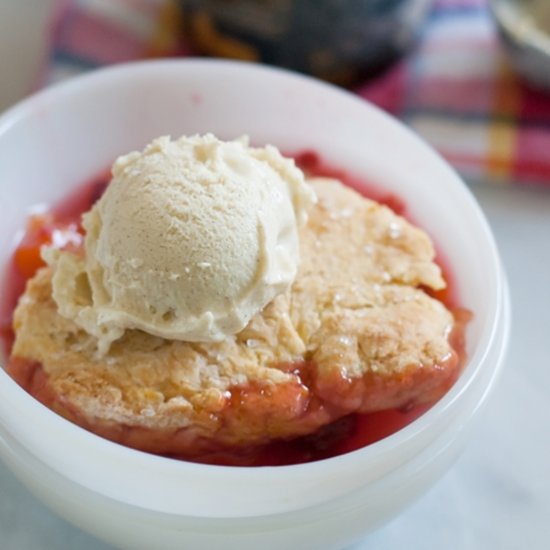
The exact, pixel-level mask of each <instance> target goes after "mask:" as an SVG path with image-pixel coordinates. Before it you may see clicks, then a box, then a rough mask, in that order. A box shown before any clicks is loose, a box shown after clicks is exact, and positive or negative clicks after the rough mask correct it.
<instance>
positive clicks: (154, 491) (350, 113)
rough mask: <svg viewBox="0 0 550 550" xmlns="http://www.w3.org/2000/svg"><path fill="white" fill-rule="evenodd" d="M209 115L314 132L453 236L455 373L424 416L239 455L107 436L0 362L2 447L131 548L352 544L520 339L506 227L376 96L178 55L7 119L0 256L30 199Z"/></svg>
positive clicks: (401, 502) (455, 445) (81, 521)
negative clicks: (354, 437)
mask: <svg viewBox="0 0 550 550" xmlns="http://www.w3.org/2000/svg"><path fill="white" fill-rule="evenodd" d="M206 131H210V132H213V133H215V134H217V135H219V136H220V137H224V138H230V137H235V136H239V135H241V134H244V133H246V134H249V135H250V136H251V138H252V139H253V141H254V142H255V143H268V142H269V143H273V144H275V145H277V146H279V147H281V148H282V149H283V150H285V151H293V150H299V149H304V148H307V149H314V150H315V151H317V152H318V153H320V155H321V156H322V157H323V158H324V159H325V160H326V161H328V162H329V163H331V164H333V165H336V166H338V167H342V168H345V169H346V170H348V171H349V172H350V173H352V174H355V175H358V176H360V177H363V178H364V179H366V180H368V181H371V182H375V183H376V184H377V185H378V186H379V187H382V188H384V189H386V190H387V191H388V192H391V193H396V194H397V195H398V196H399V197H401V198H402V199H404V201H405V202H406V204H407V207H408V208H407V209H408V212H409V213H410V214H411V216H412V217H413V219H415V220H417V221H418V222H419V223H420V225H421V226H423V227H424V228H425V229H427V230H428V231H429V232H430V233H431V235H432V236H433V237H434V238H435V240H436V242H437V245H438V247H439V248H440V249H441V250H442V251H444V253H445V255H446V257H447V261H448V264H449V266H450V268H451V271H452V273H453V274H454V276H455V278H456V282H457V286H458V291H459V294H460V297H461V302H462V305H464V306H465V307H467V308H469V309H471V310H472V311H473V312H474V315H475V317H474V320H473V322H472V323H470V325H469V326H468V330H467V351H468V355H469V360H468V361H467V365H466V367H465V370H464V372H463V373H462V375H461V376H460V378H459V380H458V381H457V383H456V384H455V385H454V387H453V388H452V389H451V390H450V391H449V392H448V394H447V395H446V396H445V397H444V398H443V399H441V401H439V402H438V403H437V404H436V405H435V406H434V407H433V408H432V409H431V410H429V411H428V412H427V413H426V414H424V415H423V416H422V417H420V418H419V419H417V420H416V421H415V422H413V423H412V424H410V425H409V426H407V427H406V428H404V429H402V430H401V431H399V432H397V433H395V434H393V435H391V436H390V437H388V438H386V439H383V440H382V441H380V442H377V443H375V444H373V445H370V446H368V447H365V448H363V449H360V450H358V451H354V452H352V453H349V454H346V455H343V456H338V457H336V458H331V459H328V460H324V461H319V462H315V463H310V464H305V465H296V466H283V467H263V468H235V467H218V466H205V465H198V464H192V463H186V462H182V461H175V460H170V459H165V458H162V457H158V456H152V455H148V454H146V453H141V452H138V451H134V450H131V449H128V448H125V447H122V446H120V445H117V444H114V443H111V442H109V441H107V440H104V439H101V438H99V437H97V436H95V435H93V434H90V433H88V432H86V431H84V430H82V429H80V428H78V427H77V426H75V425H73V424H71V423H69V422H67V421H66V420H64V419H63V418H61V417H59V416H57V415H56V414H54V413H53V412H51V411H49V410H48V409H46V408H45V407H43V406H42V405H40V404H39V403H38V402H37V401H35V400H34V399H33V398H32V397H30V396H29V395H28V394H26V393H25V392H24V391H23V390H22V389H20V388H19V387H18V386H17V385H16V384H15V383H14V382H13V381H12V380H11V379H10V378H9V377H8V376H7V375H6V374H5V373H4V371H3V370H2V369H0V455H1V457H2V458H3V460H4V461H5V462H6V463H7V464H8V465H9V466H10V467H11V468H12V470H13V471H14V472H15V474H16V475H17V476H18V477H19V478H20V479H21V480H23V481H24V482H25V483H26V484H27V485H28V487H29V488H30V489H31V490H32V491H34V492H35V494H36V495H38V496H39V497H40V498H41V499H43V500H44V502H46V503H47V504H48V505H50V506H51V507H52V508H54V509H55V510H57V512H59V514H61V515H62V516H63V517H65V518H66V519H68V520H69V521H71V522H74V523H75V524H77V525H79V526H80V527H82V528H83V529H86V530H88V531H90V532H92V533H95V534H96V535H97V536H98V537H100V538H102V539H104V540H106V541H108V542H110V543H111V544H114V545H116V546H119V547H124V548H132V549H139V548H144V549H150V548H157V549H162V548H193V549H200V548H208V549H216V548H224V549H227V548H231V549H233V548H235V549H241V550H242V549H256V548H260V547H261V548H263V549H266V550H267V549H271V548H273V549H275V548H276V549H280V548H300V549H307V548H311V549H315V550H322V549H331V548H341V547H343V546H345V545H346V544H349V543H351V542H352V541H354V540H356V539H357V538H358V537H360V536H361V535H362V534H364V533H366V532H367V531H369V530H372V529H374V528H375V527H377V526H378V525H380V524H381V523H382V522H384V521H386V520H388V519H389V518H391V517H393V516H394V515H395V514H397V513H398V512H399V511H400V510H401V509H402V508H403V507H404V506H406V505H407V504H408V503H410V502H411V501H412V500H413V499H415V498H416V497H417V496H418V495H420V494H421V493H422V492H423V491H425V490H426V489H427V488H428V487H429V486H430V485H431V484H433V483H434V481H435V480H436V479H437V478H438V477H439V476H440V475H441V474H442V473H443V472H444V471H445V470H446V469H447V468H448V467H449V466H450V464H451V463H452V462H453V459H454V458H455V457H456V456H457V454H458V452H459V451H460V449H461V448H462V446H463V443H464V442H465V440H466V438H467V435H468V433H469V431H470V428H471V426H472V422H473V420H474V418H475V417H477V413H478V410H479V408H480V405H481V404H482V403H483V402H484V401H485V399H486V397H487V394H488V391H489V389H490V388H491V387H492V385H493V382H494V380H495V377H496V374H497V371H498V369H499V366H500V364H501V362H502V358H503V354H504V351H505V348H506V342H507V339H508V326H509V305H508V304H509V302H508V293H507V288H506V284H505V279H504V275H503V272H502V268H501V264H500V261H499V257H498V253H497V250H496V247H495V243H494V240H493V237H492V235H491V232H490V230H489V227H488V226H487V223H486V221H485V218H484V217H483V214H482V213H481V211H480V209H479V208H478V206H477V204H476V203H475V201H474V199H473V198H472V196H471V194H470V193H469V192H468V190H467V189H466V187H465V186H464V184H463V183H462V182H461V181H460V179H459V178H458V177H457V175H456V174H455V173H454V172H453V171H452V170H451V169H450V168H449V167H448V166H447V164H446V163H445V162H444V161H442V160H441V159H440V158H439V157H438V156H437V155H436V154H435V153H434V152H433V151H432V150H431V149H430V148H429V147H428V146H426V145H425V144H424V143H423V142H422V141H421V140H419V139H418V138H417V137H416V136H415V135H413V134H412V133H411V132H410V131H408V130H407V129H405V128H404V127H403V126H402V125H400V124H399V123H398V122H396V121H395V120H393V119H392V118H390V117H389V116H387V115H386V114H384V113H382V112H381V111H379V110H378V109H377V108H375V107H373V106H371V105H369V104H368V103H366V102H365V101H363V100H360V99H358V98H356V97H354V96H352V95H350V94H348V93H345V92H343V91H341V90H339V89H337V88H334V87H332V86H329V85H326V84H323V83H320V82H317V81H315V80H312V79H310V78H306V77H302V76H298V75H294V74H291V73H288V72H284V71H280V70H273V69H268V68H265V67H260V66H254V65H248V64H239V63H229V62H220V61H191V60H185V61H181V60H180V61H158V62H146V63H137V64H131V65H126V66H118V67H114V68H109V69H106V70H101V71H97V72H95V73H93V74H91V75H89V76H85V77H81V78H77V79H74V80H72V81H71V82H68V83H66V84H62V85H60V86H57V87H54V88H51V89H49V90H47V91H45V92H42V93H40V94H38V95H36V96H35V97H32V98H31V99H29V100H27V101H24V102H23V103H21V104H20V105H19V106H17V107H15V108H14V109H12V110H11V111H9V112H8V113H6V114H5V115H4V116H3V117H2V118H0V204H1V205H2V218H1V221H0V228H1V230H0V251H1V252H0V264H1V265H5V264H6V263H7V260H8V257H9V254H10V252H11V250H12V246H13V239H14V235H15V234H16V233H17V231H18V230H20V229H21V228H22V227H23V224H24V220H25V216H26V214H27V212H28V209H29V207H30V206H31V205H34V204H36V203H51V202H55V201H56V200H57V199H60V198H61V197H63V196H65V195H66V194H67V192H68V191H69V190H70V189H72V188H74V187H75V186H78V185H79V184H80V183H82V182H85V181H86V180H87V179H89V178H90V177H92V176H94V175H95V174H97V173H98V171H100V170H101V169H103V168H105V167H107V166H108V165H109V164H110V163H111V162H112V161H113V159H114V158H115V157H116V156H117V155H119V154H121V153H125V152H127V151H129V150H132V149H135V148H141V147H142V146H143V145H145V143H147V142H148V141H150V140H151V139H152V138H153V137H156V136H158V135H162V134H172V135H173V136H179V135H180V134H191V133H195V132H206ZM0 285H1V281H0ZM0 288H1V286H0Z"/></svg>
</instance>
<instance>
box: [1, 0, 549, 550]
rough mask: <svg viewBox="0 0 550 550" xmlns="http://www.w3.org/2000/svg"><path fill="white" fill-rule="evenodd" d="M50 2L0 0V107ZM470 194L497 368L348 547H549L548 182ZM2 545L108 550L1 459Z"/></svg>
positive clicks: (21, 80)
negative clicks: (402, 496) (447, 455)
mask: <svg viewBox="0 0 550 550" xmlns="http://www.w3.org/2000/svg"><path fill="white" fill-rule="evenodd" d="M52 2H53V0H17V1H16V0H2V1H1V2H0V77H1V82H2V84H1V85H0V110H2V109H3V108H5V107H7V106H8V105H10V104H11V103H13V102H14V101H16V100H17V99H18V98H19V97H22V96H23V95H25V94H26V93H27V92H28V86H29V82H30V81H31V80H30V78H31V77H30V75H32V74H33V71H36V68H37V66H38V63H39V61H40V56H41V55H42V52H41V43H42V42H41V40H42V37H43V33H44V29H45V21H46V18H47V13H48V10H49V8H50V6H51V4H52ZM23 29H24V30H23ZM14 54H16V55H14ZM8 80H9V85H8V84H5V83H6V82H8ZM473 191H474V193H475V195H476V197H477V199H478V200H479V202H480V204H481V206H482V208H483V209H484V211H485V213H486V215H487V217H488V219H489V222H490V223H491V225H492V227H493V231H494V233H495V236H496V239H497V241H498V244H499V247H500V252H501V255H502V258H503V261H504V264H505V269H506V271H507V273H508V277H509V281H510V287H511V292H512V308H513V327H512V339H511V343H510V350H509V354H508V358H507V360H506V364H505V366H504V369H503V374H502V376H501V379H500V381H499V384H498V385H497V388H496V390H495V392H494V393H493V395H492V396H491V399H490V401H489V404H488V406H487V408H486V409H485V411H484V415H483V418H482V420H481V422H480V424H479V427H478V429H477V431H476V432H475V434H474V437H473V438H472V440H471V441H470V443H469V446H468V447H467V449H466V451H465V452H464V453H463V455H462V456H461V458H460V459H459V460H458V462H457V463H456V464H455V466H454V467H453V468H452V469H451V470H450V472H449V473H448V474H447V475H446V476H445V477H444V478H443V479H442V480H441V481H440V482H439V483H438V484H437V485H436V486H435V487H434V488H433V489H432V490H431V491H430V492H429V493H428V494H426V495H425V496H424V497H423V498H421V499H420V500H419V501H418V502H417V503H416V504H415V505H414V506H412V507H411V508H409V509H408V510H407V511H406V512H405V513H403V514H402V515H401V516H399V517H398V518H397V519H395V520H394V521H393V522H391V523H389V524H388V525H386V526H385V527H383V528H381V529H380V530H379V531H377V532H376V533H373V534H372V535H370V536H369V537H367V538H366V539H365V540H364V541H363V542H362V543H360V544H358V545H356V546H355V547H354V548H353V550H371V549H376V550H390V549H395V548H407V549H408V550H425V549H431V548H434V549H435V548H437V549H439V548H445V549H446V550H516V549H518V550H520V549H522V550H523V549H529V550H547V549H548V548H550V435H549V434H550V358H549V357H548V355H549V353H550V333H549V328H548V327H550V291H549V282H550V241H549V237H550V187H549V188H548V190H534V189H520V188H495V187H488V186H487V187H484V186H479V187H476V188H474V189H473ZM0 548H1V549H2V550H52V549H55V550H73V549H75V548H78V549H79V550H107V549H108V548H110V547H108V546H106V545H105V544H103V543H101V542H99V541H97V540H96V539H94V538H92V537H91V536H88V535H86V534H85V533H83V532H81V531H79V530H78V529H76V528H74V527H72V526H71V525H69V524H67V523H66V522H65V521H63V520H61V519H59V518H58V517H57V516H55V515H54V514H53V513H52V512H50V511H49V510H48V509H46V508H45V507H44V506H42V504H41V503H40V502H38V501H37V500H36V499H35V498H34V497H33V496H32V495H31V494H30V493H29V492H28V491H27V490H26V489H25V487H24V486H23V485H22V484H21V483H20V482H19V481H17V480H16V479H15V478H14V477H13V475H12V474H11V473H10V472H9V471H8V470H7V469H6V468H5V467H4V466H3V465H2V464H0ZM231 550H232V549H231Z"/></svg>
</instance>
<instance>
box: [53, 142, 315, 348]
mask: <svg viewBox="0 0 550 550" xmlns="http://www.w3.org/2000/svg"><path fill="white" fill-rule="evenodd" d="M314 201H315V195H314V192H313V191H312V188H311V187H310V186H309V185H308V184H307V183H306V182H305V181H304V176H303V174H302V172H301V171H300V170H299V169H298V168H297V167H296V166H295V164H294V162H293V161H292V160H290V159H286V158H284V157H283V156H282V155H281V154H280V153H279V151H278V150H277V149H276V148H275V147H272V146H267V147H265V148H253V147H250V146H249V144H248V139H247V138H241V139H239V140H235V141H229V142H223V141H220V140H219V139H217V138H216V137H214V136H213V135H211V134H207V135H204V136H198V135H196V136H192V137H182V138H180V139H178V140H176V141H171V140H170V138H169V137H161V138H158V139H156V140H154V141H153V142H152V143H151V144H150V145H148V146H147V147H146V148H145V149H144V151H143V152H133V153H130V154H128V155H126V156H123V157H120V158H119V159H118V160H117V161H116V162H115V164H114V166H113V178H112V181H111V183H110V184H109V186H108V187H107V189H106V191H105V193H104V194H103V196H102V197H101V199H100V200H99V201H98V202H97V203H96V204H95V205H94V206H93V208H92V209H91V210H90V211H89V212H88V213H86V214H85V215H84V217H83V225H84V228H85V230H86V237H85V254H84V256H83V257H79V256H77V255H75V254H71V253H69V252H63V251H55V250H53V249H48V250H45V251H44V252H43V255H44V257H45V259H46V261H47V262H48V263H49V264H51V265H53V266H54V269H55V271H54V275H53V297H54V300H55V301H56V303H57V305H58V308H59V312H60V313H61V315H63V316H65V317H68V318H70V319H73V320H74V321H75V322H76V323H77V324H78V325H80V326H81V327H82V328H83V329H84V330H85V331H86V332H88V333H90V334H93V335H94V336H96V337H97V338H98V341H99V349H100V350H103V351H105V350H107V349H108V347H109V346H110V344H111V342H113V341H114V340H116V339H117V338H119V337H120V336H122V334H123V333H124V331H125V330H126V329H141V330H143V331H146V332H148V333H151V334H154V335H157V336H160V337H163V338H169V339H176V340H186V341H201V342H204V341H218V340H221V339H223V338H225V337H227V336H228V335H230V334H234V333H236V332H238V331H240V330H242V329H243V328H244V327H245V326H246V324H247V323H248V321H249V320H250V318H251V317H252V316H253V315H254V314H256V313H257V312H259V311H260V310H261V309H262V308H263V307H264V306H265V305H266V304H267V303H268V302H270V301H271V300H273V298H275V296H277V295H278V294H280V293H282V292H284V291H285V290H287V289H288V288H289V286H290V285H291V284H292V282H293V280H294V278H295V276H296V272H297V268H298V261H299V250H298V231H297V229H298V226H299V225H300V224H303V223H305V221H306V219H307V210H308V208H309V207H310V205H311V204H312V203H313V202H314Z"/></svg>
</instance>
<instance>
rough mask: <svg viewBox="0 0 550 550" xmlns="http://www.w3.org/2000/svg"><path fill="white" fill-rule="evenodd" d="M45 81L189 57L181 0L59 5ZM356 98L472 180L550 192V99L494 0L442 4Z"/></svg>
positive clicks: (64, 0) (86, 0) (81, 0)
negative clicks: (505, 39)
mask: <svg viewBox="0 0 550 550" xmlns="http://www.w3.org/2000/svg"><path fill="white" fill-rule="evenodd" d="M59 7H60V10H59V17H58V18H57V22H56V24H55V25H54V26H53V32H52V40H51V53H50V56H49V64H48V67H47V68H46V70H45V72H44V78H43V80H42V85H45V84H47V83H49V82H53V81H58V80H60V79H63V78H66V77H68V76H72V75H74V74H78V73H81V72H83V71H86V70H90V69H93V68H96V67H99V66H102V65H106V64H112V63H118V62H123V61H129V60H135V59H140V58H147V57H163V56H185V55H189V50H188V49H187V48H186V47H185V45H184V43H183V40H182V33H181V27H180V18H179V17H178V13H177V8H176V5H175V2H174V1H173V0H73V1H70V0H60V4H59ZM355 91H356V93H358V94H359V95H360V96H362V97H364V98H365V99H368V100H370V101H372V102H374V103H376V104H378V105H379V106H381V107H382V108H383V109H385V110H387V111H389V112H390V113H392V114H394V115H395V116H397V117H398V118H400V119H402V120H403V121H404V122H405V123H406V124H408V125H409V126H411V127H412V128H413V129H414V130H415V131H416V132H417V133H419V134H420V135H421V136H422V137H424V138H425V139H426V140H427V141H428V142H429V143H431V144H432V145H433V146H434V147H435V148H436V149H437V150H438V151H439V152H440V153H441V154H442V155H443V156H444V157H445V158H447V160H448V161H449V162H450V163H451V164H452V165H454V166H455V168H456V169H457V170H458V171H459V172H460V173H461V174H462V175H463V176H464V177H465V179H466V180H467V181H470V182H494V183H508V182H512V183H518V184H528V185H547V186H549V187H550V93H548V92H546V93H545V92H542V91H537V90H535V89H533V88H531V87H529V86H528V85H526V84H524V83H523V82H522V81H520V79H519V78H518V77H517V76H516V75H515V73H514V72H513V71H512V69H511V67H510V65H509V63H508V61H507V59H506V56H505V53H504V51H503V49H502V46H501V44H500V42H499V40H498V36H497V33H496V29H495V25H494V22H493V21H492V19H491V16H490V13H489V11H488V8H487V5H486V0H436V2H435V4H434V7H433V9H432V12H431V14H430V16H429V18H428V20H427V21H426V24H425V26H424V28H423V29H422V37H421V40H420V43H419V45H418V47H417V48H416V49H415V50H413V51H412V52H411V53H410V54H409V55H408V56H407V57H406V58H405V59H403V60H402V61H401V62H400V63H399V64H397V65H396V66H394V67H393V68H391V69H390V70H389V71H388V72H386V73H385V74H384V75H382V76H381V77H379V78H378V79H377V80H375V81H369V82H366V83H365V84H363V85H361V86H359V87H357V88H356V90H355Z"/></svg>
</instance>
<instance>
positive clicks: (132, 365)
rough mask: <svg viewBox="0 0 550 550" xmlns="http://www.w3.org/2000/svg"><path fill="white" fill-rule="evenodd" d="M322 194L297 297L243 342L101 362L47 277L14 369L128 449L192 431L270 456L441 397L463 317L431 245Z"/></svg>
mask: <svg viewBox="0 0 550 550" xmlns="http://www.w3.org/2000/svg"><path fill="white" fill-rule="evenodd" d="M312 184H313V185H314V187H315V190H316V193H317V195H318V197H319V202H318V204H317V206H316V207H315V208H314V209H313V211H312V213H311V216H310V220H309V222H308V225H307V226H306V227H305V228H304V229H303V230H302V232H301V236H300V245H301V264H300V271H299V274H298V277H297V279H296V281H295V283H294V285H293V288H292V290H291V292H289V293H288V294H286V295H282V296H279V297H277V298H276V299H275V300H274V301H273V302H272V303H270V304H269V305H268V306H267V307H266V308H265V309H264V311H263V312H261V313H260V314H258V315H256V316H255V317H254V318H253V319H252V321H251V322H250V323H249V325H248V326H247V327H246V329H245V330H243V331H242V332H241V333H239V334H238V335H236V336H235V337H232V338H228V339H227V340H226V341H224V342H221V343H215V344H199V343H185V342H180V341H168V340H163V339H161V338H158V337H155V336H151V335H149V334H146V333H143V332H140V331H127V333H126V334H125V335H124V336H123V337H122V338H121V339H120V340H119V341H117V342H115V343H114V344H113V345H112V347H111V350H110V351H109V353H108V355H106V356H105V357H99V356H98V355H97V353H96V351H95V350H96V344H95V342H94V340H93V338H92V337H90V336H89V335H87V334H85V333H84V332H83V331H82V330H80V329H79V328H78V327H77V326H76V325H75V324H74V323H73V322H72V321H70V320H67V319H65V318H63V317H61V316H60V315H59V314H58V313H57V309H56V305H55V303H54V302H53V300H52V298H51V276H52V273H51V270H50V269H49V268H44V269H42V270H41V271H39V272H38V274H37V275H36V276H35V277H34V278H33V279H32V280H31V281H30V282H29V283H28V286H27V289H26V292H25V294H24V295H23V297H22V298H21V300H20V303H19V305H18V308H17V310H16V313H15V330H16V341H15V345H14V348H13V353H12V355H13V357H17V358H20V359H21V358H22V359H25V360H26V361H29V362H35V363H39V364H41V365H42V367H43V369H44V372H45V373H46V375H47V383H48V384H49V387H50V389H51V395H54V396H55V401H56V407H57V408H58V409H59V410H62V412H63V414H65V415H66V416H68V417H70V418H71V419H73V420H75V421H77V422H78V423H80V424H81V425H84V426H85V427H89V428H90V429H95V431H98V432H100V433H102V434H103V435H107V436H108V437H111V438H112V439H116V440H119V441H122V442H124V437H123V436H122V435H120V433H119V432H120V431H121V429H122V428H123V427H126V428H127V427H132V429H134V430H138V431H139V430H140V429H142V430H145V431H147V433H149V437H151V436H150V432H151V430H153V431H154V430H157V431H158V433H159V434H161V433H165V434H172V435H171V436H172V437H174V434H175V433H178V434H179V435H178V437H179V438H180V439H182V440H185V441H187V439H186V435H185V433H184V432H185V429H186V428H187V427H192V428H193V433H194V434H195V436H196V437H195V438H194V441H195V443H196V439H197V437H200V438H203V439H205V440H208V439H216V438H218V439H219V440H222V441H223V442H224V444H247V443H258V442H263V441H266V440H268V439H270V438H275V437H292V436H296V435H301V434H305V433H308V432H311V431H313V430H315V429H316V428H318V427H319V426H321V425H323V424H325V423H327V422H329V421H331V420H334V419H335V418H337V417H339V416H342V415H343V414H346V413H349V412H353V411H363V412H368V411H372V410H379V409H383V408H387V407H394V406H405V405H407V404H409V403H411V402H426V401H429V400H431V399H434V398H437V397H439V396H440V395H441V394H442V393H443V392H444V391H445V390H446V389H447V387H448V386H449V384H450V382H449V380H450V379H451V378H452V374H453V371H454V368H455V366H456V360H452V359H453V357H454V356H453V351H452V349H451V347H450V345H449V342H448V336H449V332H450V330H451V328H452V325H453V317H452V315H451V314H450V313H449V312H448V311H447V310H446V309H445V307H444V306H443V305H442V304H441V303H440V302H438V301H436V300H434V299H432V298H430V297H429V296H428V295H427V294H426V293H425V292H424V291H423V290H422V289H421V288H419V287H421V286H423V287H431V288H433V289H438V288H441V287H443V286H444V282H443V280H442V278H441V274H440V271H439V268H438V267H437V266H436V265H435V264H434V263H433V256H434V252H433V247H432V245H431V243H430V241H429V239H428V237H427V236H426V234H425V233H424V232H422V231H421V230H419V229H417V228H415V227H413V226H412V225H410V224H409V223H408V222H406V221H405V220H404V219H402V218H400V217H398V216H396V215H395V214H394V213H393V212H392V211H391V210H389V209H388V208H386V207H384V206H380V205H378V204H377V203H374V202H372V201H369V200H366V199H364V198H362V197H360V196H359V195H358V194H357V193H355V192H354V191H352V190H350V189H348V188H345V187H344V186H342V185H341V184H340V183H338V182H335V181H333V180H324V179H318V180H313V181H312ZM304 362H305V363H306V365H307V368H302V369H301V371H300V372H298V371H296V370H295V369H294V368H290V367H289V365H295V366H296V365H299V364H300V363H304ZM306 379H307V380H306ZM247 388H248V390H246V389H247ZM50 404H51V399H50ZM228 410H230V411H231V414H230V415H227V414H225V412H226V411H228ZM182 430H183V431H182ZM113 433H119V435H118V436H115V435H113ZM109 434H111V435H109ZM127 435H128V434H127ZM191 439H193V438H191ZM187 443H188V441H187ZM187 443H185V444H184V447H185V445H187ZM131 444H132V445H133V446H138V447H144V445H138V444H133V443H131ZM153 447H154V449H149V448H148V449H147V450H155V449H156V450H159V449H161V450H164V451H171V450H173V449H172V448H171V447H169V446H168V448H165V447H166V446H165V447H163V446H162V445H161V446H160V447H155V445H154V444H153ZM180 447H181V445H180Z"/></svg>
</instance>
